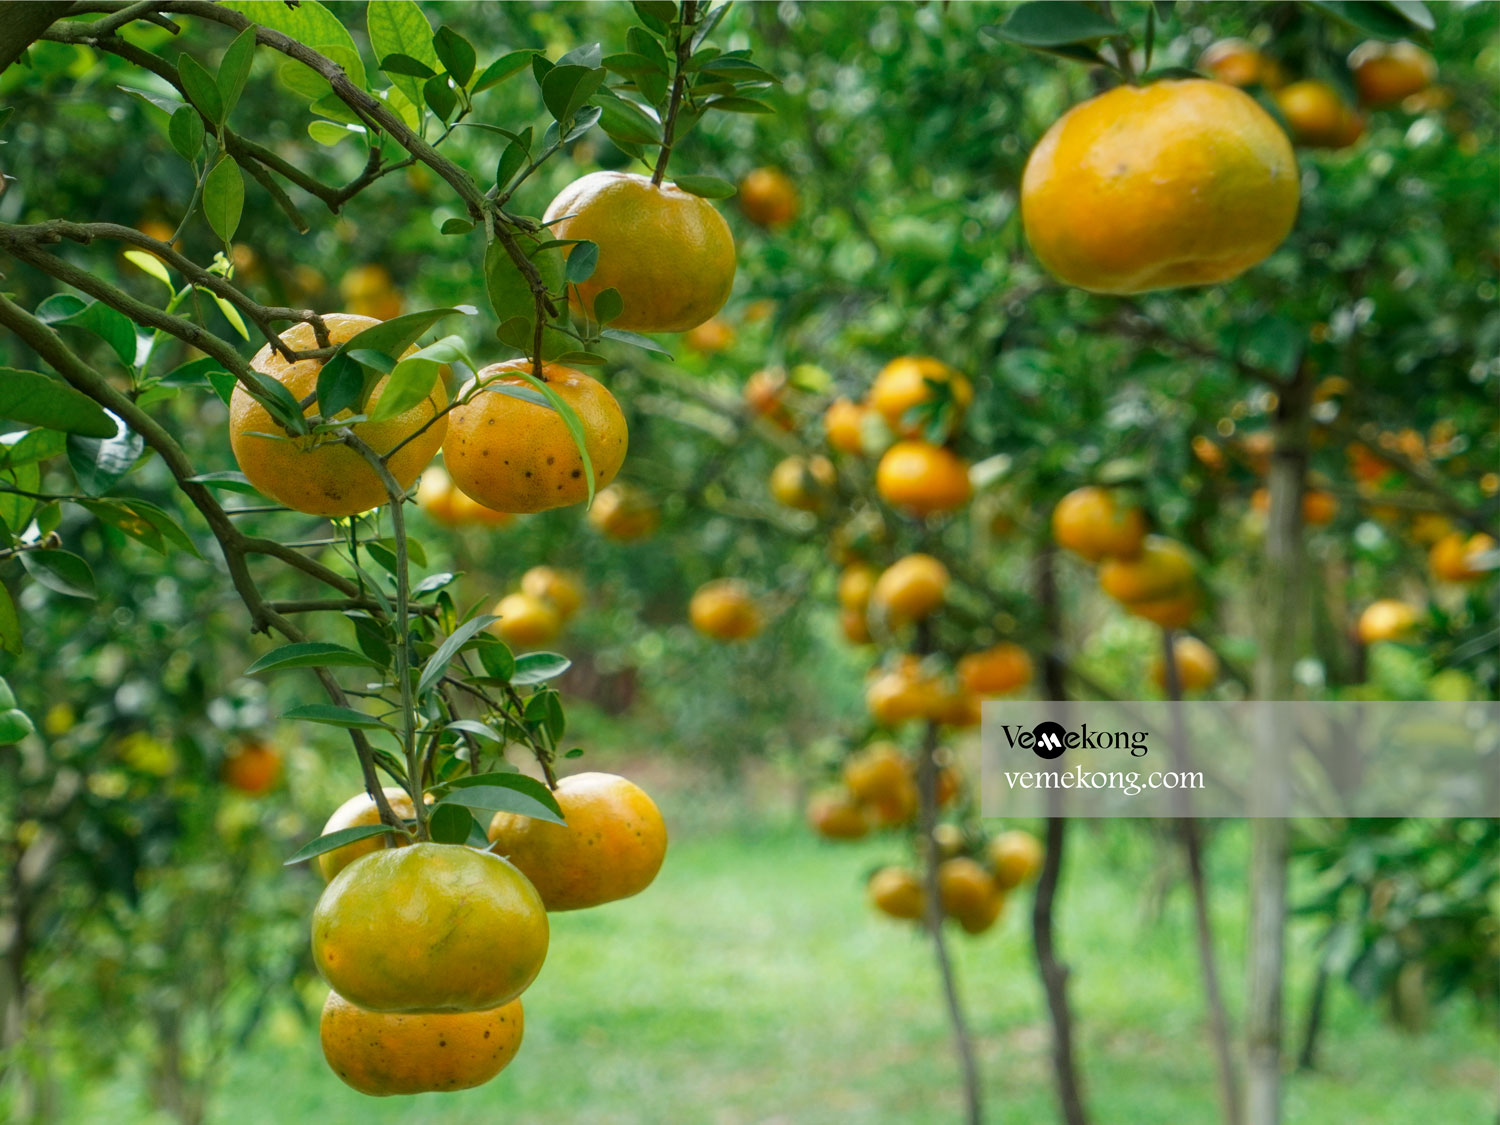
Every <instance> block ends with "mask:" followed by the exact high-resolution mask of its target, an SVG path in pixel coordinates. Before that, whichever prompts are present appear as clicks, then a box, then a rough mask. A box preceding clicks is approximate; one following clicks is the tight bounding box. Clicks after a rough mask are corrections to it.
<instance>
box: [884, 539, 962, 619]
mask: <svg viewBox="0 0 1500 1125" xmlns="http://www.w3.org/2000/svg"><path fill="white" fill-rule="evenodd" d="M948 582H949V579H948V568H947V567H946V566H944V565H943V564H942V563H941V562H939V561H938V560H937V559H935V558H933V557H932V556H931V555H923V554H915V555H907V556H905V557H904V558H900V559H897V560H896V561H895V562H893V563H892V564H891V565H890V566H888V567H886V569H885V571H884V572H883V573H882V574H881V575H880V577H879V578H877V579H876V580H875V586H874V588H873V589H872V590H871V591H870V604H871V605H873V606H874V607H875V608H876V609H878V610H879V611H881V612H882V613H884V614H885V616H886V620H887V621H889V622H890V623H891V624H892V625H893V626H895V625H904V624H906V623H907V622H911V621H920V620H921V619H922V618H924V617H927V616H929V615H930V614H932V613H934V612H935V611H936V610H937V609H938V608H939V607H941V606H942V604H943V598H944V597H945V596H946V594H947V592H948Z"/></svg>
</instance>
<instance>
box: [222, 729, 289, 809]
mask: <svg viewBox="0 0 1500 1125" xmlns="http://www.w3.org/2000/svg"><path fill="white" fill-rule="evenodd" d="M219 776H220V777H221V778H223V780H224V784H225V785H227V786H229V787H230V788H231V789H238V790H239V791H240V792H241V793H248V794H250V795H251V796H252V797H258V796H259V795H260V794H262V793H265V792H266V791H268V790H269V789H271V787H272V786H274V785H275V784H276V782H277V781H278V780H280V778H281V752H280V751H279V750H277V749H276V747H274V746H267V745H266V744H265V743H263V742H249V743H246V744H245V745H244V746H241V747H240V748H239V749H238V750H236V751H235V752H234V753H233V754H230V755H229V756H228V757H227V758H225V759H224V764H223V767H222V768H221V769H220V771H219Z"/></svg>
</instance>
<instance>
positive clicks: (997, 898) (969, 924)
mask: <svg viewBox="0 0 1500 1125" xmlns="http://www.w3.org/2000/svg"><path fill="white" fill-rule="evenodd" d="M1004 909H1005V892H1004V891H1002V890H1001V889H1000V888H999V887H997V886H995V885H994V884H991V885H990V887H989V890H988V891H987V892H986V893H985V895H984V897H983V898H982V899H980V901H979V902H978V903H977V904H976V905H974V906H973V907H972V908H971V909H969V910H967V911H965V912H964V913H962V914H955V915H954V917H955V918H956V919H957V921H958V924H959V925H960V926H962V927H963V929H964V933H967V934H982V933H984V932H985V931H986V930H988V929H989V928H990V927H991V926H993V925H994V924H995V923H996V922H997V921H999V920H1000V914H1001V912H1002V911H1004Z"/></svg>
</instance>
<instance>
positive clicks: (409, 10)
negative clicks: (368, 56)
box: [365, 0, 439, 105]
mask: <svg viewBox="0 0 1500 1125" xmlns="http://www.w3.org/2000/svg"><path fill="white" fill-rule="evenodd" d="M365 29H366V31H367V33H368V34H369V36H370V46H371V47H372V48H374V51H375V57H376V58H378V59H380V60H381V64H380V65H381V69H382V70H384V71H385V72H386V73H387V74H389V75H390V76H391V81H392V82H393V83H395V86H396V89H398V90H400V91H401V93H402V94H404V95H405V96H406V99H407V100H408V101H409V102H411V103H412V104H413V105H421V104H422V81H423V80H425V79H428V78H431V77H432V76H433V75H434V74H436V73H437V68H438V65H439V64H438V57H437V52H436V51H434V50H433V49H432V25H431V24H429V23H428V22H427V17H426V16H425V15H424V14H423V13H422V9H421V8H420V7H419V6H418V5H417V3H416V0H384V3H380V4H371V5H369V7H367V8H366V9H365ZM395 55H399V56H401V57H402V58H403V59H407V60H410V61H411V62H412V63H414V64H416V65H415V67H413V68H411V69H407V68H404V67H403V68H402V69H399V70H398V69H396V68H395V67H393V66H392V65H391V56H395ZM416 68H421V70H420V71H419V70H417V69H416Z"/></svg>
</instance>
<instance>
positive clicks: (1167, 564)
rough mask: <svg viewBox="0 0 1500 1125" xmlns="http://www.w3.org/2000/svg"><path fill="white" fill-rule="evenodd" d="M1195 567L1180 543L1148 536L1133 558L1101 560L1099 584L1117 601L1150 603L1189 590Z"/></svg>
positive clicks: (1186, 550) (1189, 555)
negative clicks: (1102, 561) (1138, 552)
mask: <svg viewBox="0 0 1500 1125" xmlns="http://www.w3.org/2000/svg"><path fill="white" fill-rule="evenodd" d="M1196 570H1197V567H1196V566H1195V564H1194V562H1193V556H1192V555H1191V554H1190V553H1189V551H1188V549H1187V548H1186V547H1184V546H1183V545H1182V544H1181V543H1178V542H1177V541H1176V540H1174V539H1167V538H1165V537H1164V536H1160V535H1148V536H1147V537H1146V538H1145V540H1144V542H1143V543H1142V546H1141V552H1140V554H1139V555H1137V556H1136V557H1134V558H1128V559H1122V558H1111V559H1106V560H1105V561H1104V563H1103V564H1102V565H1101V566H1100V567H1099V585H1100V586H1102V587H1103V588H1104V592H1105V593H1106V594H1108V595H1109V596H1110V597H1112V598H1114V599H1115V600H1116V601H1121V602H1127V603H1130V602H1151V601H1157V600H1159V599H1162V598H1171V597H1175V596H1178V595H1180V594H1182V593H1183V592H1184V591H1186V590H1188V589H1191V588H1192V586H1193V578H1194V574H1195V573H1196Z"/></svg>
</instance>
